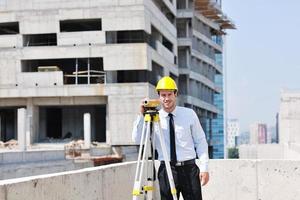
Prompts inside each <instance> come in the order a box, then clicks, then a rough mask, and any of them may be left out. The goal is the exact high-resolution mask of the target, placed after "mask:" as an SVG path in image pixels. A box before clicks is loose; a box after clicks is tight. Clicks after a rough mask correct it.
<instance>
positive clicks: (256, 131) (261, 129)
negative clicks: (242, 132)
mask: <svg viewBox="0 0 300 200" xmlns="http://www.w3.org/2000/svg"><path fill="white" fill-rule="evenodd" d="M267 130H268V129H267V125H266V124H263V123H254V124H251V125H250V144H266V143H267Z"/></svg>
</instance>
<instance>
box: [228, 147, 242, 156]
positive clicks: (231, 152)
mask: <svg viewBox="0 0 300 200" xmlns="http://www.w3.org/2000/svg"><path fill="white" fill-rule="evenodd" d="M228 158H239V149H238V148H235V147H234V148H228Z"/></svg>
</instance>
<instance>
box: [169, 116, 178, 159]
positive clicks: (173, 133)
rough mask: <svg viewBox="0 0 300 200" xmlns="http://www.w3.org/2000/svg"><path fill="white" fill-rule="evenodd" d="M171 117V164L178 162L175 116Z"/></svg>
mask: <svg viewBox="0 0 300 200" xmlns="http://www.w3.org/2000/svg"><path fill="white" fill-rule="evenodd" d="M169 117H170V121H169V127H170V152H171V162H177V156H176V144H175V128H174V120H173V114H172V113H169Z"/></svg>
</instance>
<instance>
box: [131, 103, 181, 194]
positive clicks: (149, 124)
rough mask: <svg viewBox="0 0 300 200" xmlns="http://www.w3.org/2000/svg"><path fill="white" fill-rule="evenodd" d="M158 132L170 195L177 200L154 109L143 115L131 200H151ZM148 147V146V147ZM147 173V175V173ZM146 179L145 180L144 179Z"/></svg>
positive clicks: (157, 117)
mask: <svg viewBox="0 0 300 200" xmlns="http://www.w3.org/2000/svg"><path fill="white" fill-rule="evenodd" d="M153 130H158V137H159V142H160V145H161V148H162V153H163V160H164V162H165V165H166V170H167V175H168V180H169V184H170V190H171V194H172V196H173V200H177V194H176V193H177V191H176V188H175V184H174V179H173V175H172V171H171V166H170V162H169V158H168V154H167V149H166V145H165V141H164V139H163V136H162V130H161V125H160V121H159V113H158V111H157V109H156V108H153V109H149V110H146V111H145V113H144V124H143V130H142V135H141V141H140V148H139V155H138V161H137V167H136V173H135V179H134V188H133V191H132V195H133V200H138V199H140V197H141V196H144V198H143V199H147V200H153V190H154V186H153V185H154V176H155V174H154V173H155V172H154V153H155V136H154V131H153ZM151 143H152V147H153V148H152V156H151V157H152V163H151V164H152V165H151V166H153V168H150V170H149V166H148V164H149V163H150V162H149V161H148V158H149V153H150V151H151ZM149 145H150V146H149ZM145 169H146V171H147V174H146V176H145V175H144V170H145ZM148 172H149V173H148ZM146 177H147V178H146Z"/></svg>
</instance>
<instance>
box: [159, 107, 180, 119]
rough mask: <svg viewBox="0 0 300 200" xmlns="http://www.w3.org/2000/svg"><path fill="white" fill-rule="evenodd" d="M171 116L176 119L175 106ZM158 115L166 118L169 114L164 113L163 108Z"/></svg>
mask: <svg viewBox="0 0 300 200" xmlns="http://www.w3.org/2000/svg"><path fill="white" fill-rule="evenodd" d="M171 113H172V114H173V116H175V117H176V113H177V106H176V107H175V109H174V110H173V111H172V112H171ZM160 114H161V116H163V117H168V115H169V113H168V112H166V111H165V110H164V109H163V108H162V109H161V110H160Z"/></svg>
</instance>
